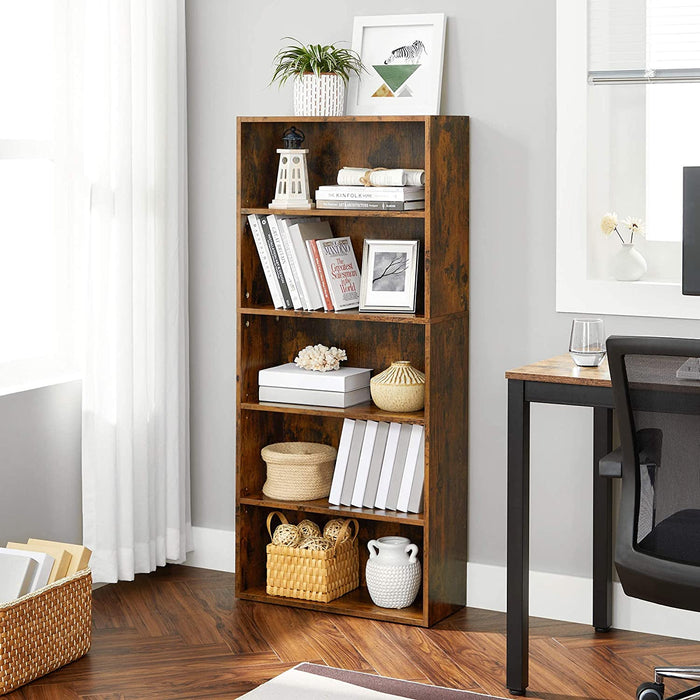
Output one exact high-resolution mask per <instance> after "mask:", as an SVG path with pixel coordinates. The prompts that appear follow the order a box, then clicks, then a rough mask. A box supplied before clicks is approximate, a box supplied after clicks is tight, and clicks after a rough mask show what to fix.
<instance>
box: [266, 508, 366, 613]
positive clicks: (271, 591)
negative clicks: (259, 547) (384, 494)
mask: <svg viewBox="0 0 700 700" xmlns="http://www.w3.org/2000/svg"><path fill="white" fill-rule="evenodd" d="M275 516H277V517H278V518H279V519H280V520H281V521H282V522H283V523H286V522H288V521H287V518H285V516H284V515H283V514H282V513H280V512H279V511H273V512H272V513H270V514H269V515H268V516H267V531H268V532H269V533H270V537H272V519H273V518H274V517H275ZM351 526H354V528H355V532H354V534H353V536H352V537H349V538H347V539H346V540H345V541H344V542H341V541H340V540H342V539H343V536H344V534H345V532H346V531H348V530H349V529H350V527H351ZM358 529H359V524H358V522H357V520H355V519H348V520H346V521H345V522H344V524H343V528H342V529H341V531H340V532H339V533H338V539H337V540H336V544H335V546H334V547H333V548H331V549H326V550H324V551H315V550H312V549H297V548H295V547H285V546H282V545H276V544H268V545H267V550H266V551H267V593H268V595H278V596H284V597H285V598H300V599H301V600H314V601H316V602H319V603H328V602H330V601H331V600H335V599H336V598H340V596H341V595H345V594H346V593H348V592H349V591H352V590H354V589H355V588H357V587H358V586H359V585H360V558H359V553H358V551H357V532H358Z"/></svg>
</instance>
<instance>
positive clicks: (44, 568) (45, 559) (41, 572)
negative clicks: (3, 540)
mask: <svg viewBox="0 0 700 700" xmlns="http://www.w3.org/2000/svg"><path fill="white" fill-rule="evenodd" d="M0 554H9V555H10V556H15V557H30V558H31V559H34V561H35V562H36V564H37V565H36V569H35V570H34V577H33V578H32V582H31V584H30V586H29V592H32V591H38V590H39V589H40V588H43V587H44V586H45V585H46V584H47V583H48V582H49V576H50V575H51V569H52V568H53V564H54V562H55V561H56V560H55V559H54V558H53V557H52V556H51V555H50V554H47V553H46V552H30V551H26V550H18V549H7V547H0Z"/></svg>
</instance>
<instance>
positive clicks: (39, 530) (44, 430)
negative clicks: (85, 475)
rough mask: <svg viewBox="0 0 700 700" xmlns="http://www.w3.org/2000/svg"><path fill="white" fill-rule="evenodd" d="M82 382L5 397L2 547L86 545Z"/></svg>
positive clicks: (0, 408)
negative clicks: (30, 542)
mask: <svg viewBox="0 0 700 700" xmlns="http://www.w3.org/2000/svg"><path fill="white" fill-rule="evenodd" d="M80 393H81V385H80V382H78V381H74V382H68V383H66V384H56V385H55V386H48V387H43V388H41V389H34V390H31V391H22V392H20V393H17V394H11V395H8V396H0V546H3V547H4V546H5V543H6V542H7V541H8V540H10V541H15V542H17V541H19V542H26V541H27V539H28V538H29V537H37V538H40V539H51V540H58V541H60V542H81V541H82V516H81V508H82V506H81V498H80Z"/></svg>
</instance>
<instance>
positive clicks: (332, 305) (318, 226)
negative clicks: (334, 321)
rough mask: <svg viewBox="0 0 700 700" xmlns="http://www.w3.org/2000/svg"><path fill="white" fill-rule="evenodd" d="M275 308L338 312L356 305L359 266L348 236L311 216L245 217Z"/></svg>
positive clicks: (256, 215) (358, 292) (274, 215)
mask: <svg viewBox="0 0 700 700" xmlns="http://www.w3.org/2000/svg"><path fill="white" fill-rule="evenodd" d="M248 223H249V225H250V230H251V231H252V233H253V239H254V240H255V246H256V248H257V250H258V256H259V257H260V263H261V265H262V268H263V272H264V273H265V279H266V280H267V285H268V287H269V289H270V296H271V297H272V302H273V304H274V305H275V308H276V309H304V310H305V311H315V310H317V309H324V310H325V311H342V310H344V309H352V308H357V307H358V306H359V303H360V268H359V266H358V264H357V260H356V258H355V253H354V251H353V249H352V242H351V240H350V238H349V237H348V236H344V237H342V238H334V237H333V232H332V231H331V227H330V225H329V224H328V222H327V221H321V220H319V219H318V218H315V217H288V216H279V215H276V214H269V215H267V216H263V215H260V214H249V215H248Z"/></svg>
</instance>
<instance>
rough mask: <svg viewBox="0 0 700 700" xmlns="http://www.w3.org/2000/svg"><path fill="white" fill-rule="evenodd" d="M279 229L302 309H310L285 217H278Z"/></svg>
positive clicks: (276, 218)
mask: <svg viewBox="0 0 700 700" xmlns="http://www.w3.org/2000/svg"><path fill="white" fill-rule="evenodd" d="M275 220H276V221H277V228H278V230H279V232H280V238H281V239H282V245H283V246H284V252H285V255H286V256H287V260H288V261H289V267H290V268H291V270H292V277H293V278H294V286H295V287H296V290H297V294H298V295H299V300H300V301H301V308H302V309H308V307H309V302H308V300H307V299H306V293H305V292H304V286H303V285H302V283H301V272H300V271H299V265H298V264H297V257H296V254H295V252H294V249H293V247H292V239H291V237H290V235H289V226H288V224H287V220H286V219H285V218H284V217H281V216H276V217H275Z"/></svg>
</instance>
